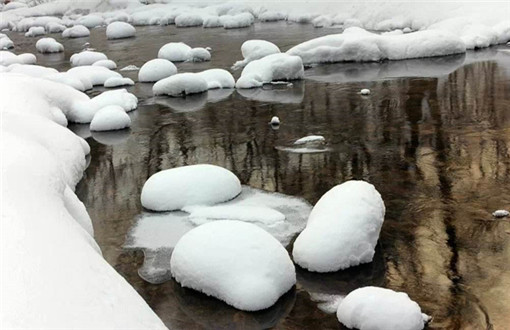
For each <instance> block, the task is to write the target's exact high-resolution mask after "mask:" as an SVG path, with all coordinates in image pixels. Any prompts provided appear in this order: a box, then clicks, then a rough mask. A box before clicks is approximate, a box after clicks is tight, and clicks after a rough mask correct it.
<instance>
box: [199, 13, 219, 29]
mask: <svg viewBox="0 0 510 330" xmlns="http://www.w3.org/2000/svg"><path fill="white" fill-rule="evenodd" d="M202 18H203V23H202V26H203V27H204V28H217V27H222V26H223V24H222V23H221V20H220V18H219V16H215V15H204V16H203V17H202Z"/></svg>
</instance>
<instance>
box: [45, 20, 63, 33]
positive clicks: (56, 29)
mask: <svg viewBox="0 0 510 330" xmlns="http://www.w3.org/2000/svg"><path fill="white" fill-rule="evenodd" d="M65 29H66V26H65V25H63V24H60V23H57V22H49V23H48V24H46V32H48V33H60V32H64V31H65Z"/></svg>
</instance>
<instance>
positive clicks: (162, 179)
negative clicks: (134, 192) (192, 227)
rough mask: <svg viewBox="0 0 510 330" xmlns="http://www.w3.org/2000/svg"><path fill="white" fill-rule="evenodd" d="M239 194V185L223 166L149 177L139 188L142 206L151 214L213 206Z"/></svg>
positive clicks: (183, 169)
mask: <svg viewBox="0 0 510 330" xmlns="http://www.w3.org/2000/svg"><path fill="white" fill-rule="evenodd" d="M240 193H241V182H240V181H239V179H238V178H237V177H236V176H235V174H234V173H232V172H230V171H229V170H227V169H224V168H223V167H219V166H215V165H208V164H200V165H191V166H183V167H177V168H172V169H169V170H164V171H161V172H158V173H156V174H154V175H152V176H151V177H150V178H149V179H148V180H147V181H146V182H145V184H144V186H143V188H142V195H141V200H142V205H143V207H145V208H146V209H149V210H153V211H173V210H180V209H182V208H183V207H185V206H189V205H213V204H216V203H221V202H225V201H228V200H230V199H232V198H234V197H236V196H237V195H239V194H240Z"/></svg>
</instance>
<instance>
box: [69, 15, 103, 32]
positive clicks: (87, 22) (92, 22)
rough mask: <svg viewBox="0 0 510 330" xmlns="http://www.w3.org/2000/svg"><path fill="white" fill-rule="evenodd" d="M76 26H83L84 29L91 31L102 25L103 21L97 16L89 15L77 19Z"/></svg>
mask: <svg viewBox="0 0 510 330" xmlns="http://www.w3.org/2000/svg"><path fill="white" fill-rule="evenodd" d="M76 24H78V25H83V26H85V27H86V28H89V29H92V28H95V27H96V26H101V25H104V19H103V18H102V17H101V16H99V15H94V14H91V15H86V16H82V17H80V18H78V20H77V21H76Z"/></svg>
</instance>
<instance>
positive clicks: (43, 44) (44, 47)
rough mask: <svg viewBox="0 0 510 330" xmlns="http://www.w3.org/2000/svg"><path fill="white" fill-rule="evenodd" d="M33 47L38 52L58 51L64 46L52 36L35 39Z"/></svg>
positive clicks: (61, 50) (62, 49)
mask: <svg viewBox="0 0 510 330" xmlns="http://www.w3.org/2000/svg"><path fill="white" fill-rule="evenodd" d="M35 48H36V49H37V51H38V52H39V53H60V52H63V51H64V46H63V45H62V44H61V43H60V42H57V41H56V40H55V39H53V38H42V39H39V40H37V42H36V43H35Z"/></svg>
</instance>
